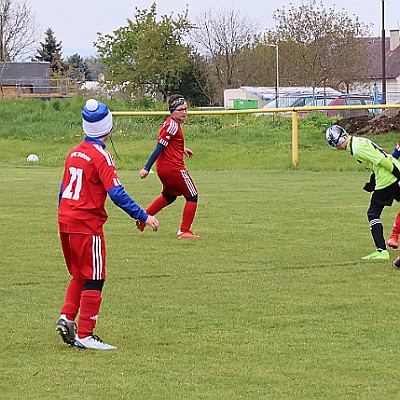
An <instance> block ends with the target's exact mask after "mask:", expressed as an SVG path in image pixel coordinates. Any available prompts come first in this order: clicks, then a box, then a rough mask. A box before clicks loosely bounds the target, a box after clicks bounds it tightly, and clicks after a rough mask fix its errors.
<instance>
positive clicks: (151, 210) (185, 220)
mask: <svg viewBox="0 0 400 400" xmlns="http://www.w3.org/2000/svg"><path fill="white" fill-rule="evenodd" d="M167 205H168V201H167V200H166V199H165V197H163V196H160V197H158V198H157V199H155V200H154V201H153V203H151V204H150V205H149V206H148V207H147V209H146V212H147V214H149V215H156V214H157V213H159V212H160V211H161V210H162V209H163V208H164V207H166V206H167ZM196 210H197V202H194V201H186V204H185V207H184V209H183V216H182V225H181V228H180V230H181V231H182V232H188V231H190V228H191V226H192V223H193V220H194V216H195V214H196ZM399 226H400V225H399Z"/></svg>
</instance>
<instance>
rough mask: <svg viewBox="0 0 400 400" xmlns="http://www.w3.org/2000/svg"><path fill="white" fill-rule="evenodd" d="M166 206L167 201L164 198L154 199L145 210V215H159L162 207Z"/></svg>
mask: <svg viewBox="0 0 400 400" xmlns="http://www.w3.org/2000/svg"><path fill="white" fill-rule="evenodd" d="M167 205H168V201H167V200H166V199H165V197H163V196H160V197H158V198H157V199H155V200H154V201H153V202H152V203H151V204H150V205H149V206H148V207H147V209H146V212H147V214H149V215H156V214H157V213H159V212H160V211H161V210H162V209H163V208H164V207H166V206H167Z"/></svg>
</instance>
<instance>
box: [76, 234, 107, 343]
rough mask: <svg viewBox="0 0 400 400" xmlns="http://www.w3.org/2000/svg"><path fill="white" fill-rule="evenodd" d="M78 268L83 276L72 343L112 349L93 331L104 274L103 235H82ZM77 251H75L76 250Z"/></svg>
mask: <svg viewBox="0 0 400 400" xmlns="http://www.w3.org/2000/svg"><path fill="white" fill-rule="evenodd" d="M79 245H80V250H79V255H80V263H81V272H82V275H83V276H84V277H85V283H84V285H83V289H82V295H81V301H80V306H79V318H78V332H77V336H76V338H75V346H77V347H79V348H82V349H96V350H113V349H115V347H114V346H110V345H108V344H106V343H104V342H103V341H102V340H101V339H99V338H98V337H97V336H95V335H94V330H95V327H96V323H97V319H98V315H99V311H100V305H101V301H102V290H103V285H104V281H105V278H106V248H105V241H104V236H103V235H82V238H81V242H80V244H79ZM77 253H78V251H77Z"/></svg>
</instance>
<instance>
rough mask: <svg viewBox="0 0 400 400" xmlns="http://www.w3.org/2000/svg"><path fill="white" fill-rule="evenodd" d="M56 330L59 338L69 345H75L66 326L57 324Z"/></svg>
mask: <svg viewBox="0 0 400 400" xmlns="http://www.w3.org/2000/svg"><path fill="white" fill-rule="evenodd" d="M56 331H57V333H58V334H59V335H60V336H61V339H62V340H63V341H64V343H67V344H68V345H70V346H74V345H75V339H71V336H70V334H69V331H68V328H67V327H66V326H64V325H57V327H56Z"/></svg>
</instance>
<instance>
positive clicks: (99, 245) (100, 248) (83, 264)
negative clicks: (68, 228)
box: [60, 232, 106, 281]
mask: <svg viewBox="0 0 400 400" xmlns="http://www.w3.org/2000/svg"><path fill="white" fill-rule="evenodd" d="M60 238H61V246H62V249H63V253H64V258H65V262H66V264H67V268H68V271H69V273H70V274H71V275H72V276H73V277H74V278H85V279H88V280H94V281H96V280H100V279H105V278H106V244H105V241H104V235H84V234H81V233H65V232H60Z"/></svg>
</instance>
